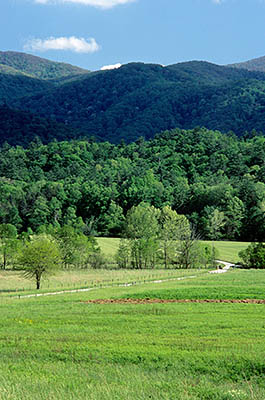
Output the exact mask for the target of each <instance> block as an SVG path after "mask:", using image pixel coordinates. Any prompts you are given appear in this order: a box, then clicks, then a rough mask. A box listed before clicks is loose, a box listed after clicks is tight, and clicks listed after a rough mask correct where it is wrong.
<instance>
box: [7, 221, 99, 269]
mask: <svg viewBox="0 0 265 400" xmlns="http://www.w3.org/2000/svg"><path fill="white" fill-rule="evenodd" d="M39 238H42V239H43V238H45V240H46V242H47V243H48V242H49V243H53V245H54V246H55V245H56V246H57V247H58V251H59V253H60V263H61V266H62V268H64V269H69V268H89V267H91V266H92V267H93V266H94V264H95V256H99V255H100V249H99V247H98V245H97V242H96V240H95V238H93V237H88V236H86V235H84V233H82V232H81V231H78V230H76V229H75V228H74V227H72V226H67V225H65V226H62V227H57V228H55V227H52V226H47V227H44V226H43V227H42V228H41V229H40V230H39V231H38V232H37V233H33V231H32V230H31V229H28V231H27V232H22V233H21V234H19V235H18V233H17V230H16V227H15V226H13V225H11V224H1V225H0V254H1V256H2V260H1V264H0V268H2V269H6V268H16V267H17V265H18V264H19V262H18V260H19V259H20V257H21V255H23V254H24V253H25V252H26V253H27V249H28V247H31V244H32V243H35V242H38V240H39ZM47 246H48V245H47ZM46 248H48V247H46ZM51 251H52V250H51ZM48 253H49V251H47V257H48V256H49V254H48ZM22 264H23V263H22Z"/></svg>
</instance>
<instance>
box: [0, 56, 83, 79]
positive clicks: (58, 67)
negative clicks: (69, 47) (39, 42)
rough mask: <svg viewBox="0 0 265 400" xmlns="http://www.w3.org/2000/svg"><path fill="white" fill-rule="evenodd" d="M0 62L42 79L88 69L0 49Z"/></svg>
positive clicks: (56, 77) (64, 75)
mask: <svg viewBox="0 0 265 400" xmlns="http://www.w3.org/2000/svg"><path fill="white" fill-rule="evenodd" d="M0 64H2V65H5V66H6V67H10V68H12V69H13V70H16V71H17V72H18V73H19V72H20V73H22V74H26V75H28V76H31V77H32V78H39V79H44V80H49V79H60V78H66V77H69V76H76V75H81V74H85V73H88V72H89V71H88V70H85V69H82V68H79V67H76V66H73V65H70V64H66V63H62V62H56V61H50V60H47V59H46V58H41V57H37V56H33V55H31V54H26V53H20V52H16V51H0Z"/></svg>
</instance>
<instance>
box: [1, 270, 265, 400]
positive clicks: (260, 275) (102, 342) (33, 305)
mask: <svg viewBox="0 0 265 400" xmlns="http://www.w3.org/2000/svg"><path fill="white" fill-rule="evenodd" d="M264 286H265V272H264V271H252V270H250V271H243V270H233V271H231V272H228V273H226V274H220V275H211V274H203V275H198V276H197V277H196V278H193V279H189V278H187V279H185V280H181V281H175V282H173V281H171V282H164V283H160V284H158V283H156V284H151V283H148V284H147V283H146V284H142V285H136V286H131V287H115V288H114V287H113V288H101V289H98V288H97V289H96V288H95V289H94V290H92V291H91V292H88V293H77V294H69V295H60V296H51V297H43V298H41V297H40V298H30V299H26V298H23V299H14V298H13V299H11V298H9V297H2V298H1V300H0V315H1V319H0V370H1V374H0V399H1V400H7V399H12V400H21V399H27V400H33V399H34V400H53V399H54V400H55V399H56V400H58V399H65V400H70V399H71V400H72V399H75V400H76V399H82V400H83V399H89V400H114V399H117V400H120V399H121V400H125V399H126V400H134V399H135V400H136V399H137V400H139V399H140V400H145V399H146V400H147V399H153V400H178V399H180V400H249V399H250V400H251V399H254V400H264V399H265V380H264V375H265V361H264V360H265V340H264V334H265V305H258V304H211V303H207V304H198V303H185V304H171V303H170V304H155V305H154V304H139V305H130V304H106V305H101V304H90V303H87V300H89V299H97V298H102V299H104V298H105V299H109V298H123V297H137V296H138V297H139V296H140V297H141V296H142V297H144V296H146V294H147V293H149V294H150V292H152V293H153V296H156V297H158V296H160V297H161V296H162V297H165V296H167V295H168V293H171V295H174V293H175V296H176V293H177V291H178V290H179V291H180V293H181V296H182V297H184V298H187V299H189V298H194V296H196V294H197V295H200V296H201V298H210V297H211V296H216V295H217V293H221V294H222V296H227V297H229V296H230V298H233V297H243V298H247V297H249V296H255V297H256V298H264Z"/></svg>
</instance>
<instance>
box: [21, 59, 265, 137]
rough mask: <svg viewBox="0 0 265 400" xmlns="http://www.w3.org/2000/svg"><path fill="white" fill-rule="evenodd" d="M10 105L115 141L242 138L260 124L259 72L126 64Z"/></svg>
mask: <svg viewBox="0 0 265 400" xmlns="http://www.w3.org/2000/svg"><path fill="white" fill-rule="evenodd" d="M16 106H17V107H18V108H21V109H25V110H29V111H31V112H33V113H36V114H40V115H42V116H52V117H54V118H56V120H57V121H59V122H62V123H67V124H68V125H70V126H73V127H78V128H81V129H82V130H83V131H84V133H85V134H88V135H94V136H96V137H98V138H99V139H100V140H102V139H103V140H109V141H111V142H114V143H115V142H116V143H117V142H119V141H120V140H121V139H124V140H125V141H127V142H130V141H133V140H136V139H137V138H138V137H140V136H144V137H145V138H150V137H152V136H153V135H154V134H155V133H157V132H161V131H163V130H166V129H172V128H175V127H179V128H184V129H189V128H194V127H196V126H205V127H207V128H209V129H219V130H220V131H222V132H227V131H230V130H233V131H234V132H235V133H236V134H237V135H241V134H243V133H244V132H245V131H251V130H252V129H257V130H260V131H263V129H264V126H265V113H264V111H265V74H263V73H260V72H249V71H246V70H241V69H236V68H227V67H222V66H218V65H214V64H210V63H207V62H196V61H194V62H188V63H181V64H176V65H171V66H168V67H162V66H160V65H152V64H142V63H131V64H127V65H124V66H122V67H121V68H119V69H117V70H112V71H101V72H98V73H94V74H89V75H84V76H83V77H81V78H79V79H78V80H74V81H73V82H70V83H66V84H64V85H61V86H60V87H58V88H56V89H53V90H52V91H50V92H49V93H45V92H43V93H42V94H40V95H37V96H32V97H28V98H26V99H22V100H20V101H18V102H16Z"/></svg>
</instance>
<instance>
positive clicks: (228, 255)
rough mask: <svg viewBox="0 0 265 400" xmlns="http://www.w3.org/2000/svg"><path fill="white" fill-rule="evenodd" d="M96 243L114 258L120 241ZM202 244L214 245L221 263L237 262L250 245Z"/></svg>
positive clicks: (245, 243)
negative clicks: (239, 255)
mask: <svg viewBox="0 0 265 400" xmlns="http://www.w3.org/2000/svg"><path fill="white" fill-rule="evenodd" d="M97 242H98V244H99V246H100V248H101V250H102V252H103V253H104V254H105V255H106V256H112V257H113V256H114V254H115V253H116V251H117V250H118V247H119V242H120V239H118V238H97ZM202 243H208V244H210V245H212V244H214V246H215V247H216V248H217V250H218V252H219V256H218V258H219V259H220V260H223V261H228V262H232V263H233V262H237V261H238V260H239V257H238V253H239V252H240V251H241V250H245V249H246V248H247V247H248V245H249V244H250V243H248V242H229V241H218V242H217V241H215V242H211V241H202Z"/></svg>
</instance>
